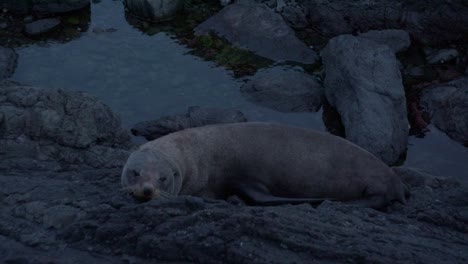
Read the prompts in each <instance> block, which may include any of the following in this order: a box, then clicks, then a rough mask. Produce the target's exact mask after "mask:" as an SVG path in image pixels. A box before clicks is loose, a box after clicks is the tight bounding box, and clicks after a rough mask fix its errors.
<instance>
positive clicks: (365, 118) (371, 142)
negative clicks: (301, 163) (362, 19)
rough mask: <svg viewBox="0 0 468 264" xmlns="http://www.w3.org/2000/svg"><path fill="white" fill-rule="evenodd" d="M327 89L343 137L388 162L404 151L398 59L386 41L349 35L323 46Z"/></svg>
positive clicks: (403, 102)
mask: <svg viewBox="0 0 468 264" xmlns="http://www.w3.org/2000/svg"><path fill="white" fill-rule="evenodd" d="M322 59H323V63H324V65H325V75H326V77H325V81H324V85H325V95H326V98H327V100H328V101H329V102H330V104H331V105H332V106H333V107H335V108H336V110H337V111H338V113H339V114H340V117H341V120H342V122H343V125H344V128H345V136H346V139H348V140H350V141H351V142H353V143H355V144H357V145H359V146H361V147H363V148H364V149H366V150H368V151H369V152H371V153H373V154H374V155H376V156H377V157H379V158H381V159H382V160H383V161H384V162H385V163H387V164H393V163H395V162H396V161H397V160H398V159H399V157H400V155H402V154H403V153H405V151H406V145H407V141H408V121H407V114H406V98H405V91H404V88H403V83H402V79H401V74H400V70H399V63H398V60H397V59H396V57H395V55H394V52H393V51H392V50H391V49H390V48H388V47H387V46H386V45H381V44H378V43H377V42H374V41H372V40H368V39H365V38H361V37H355V36H351V35H342V36H339V37H336V38H333V39H331V40H330V42H329V43H328V45H327V47H326V48H325V49H324V50H323V52H322Z"/></svg>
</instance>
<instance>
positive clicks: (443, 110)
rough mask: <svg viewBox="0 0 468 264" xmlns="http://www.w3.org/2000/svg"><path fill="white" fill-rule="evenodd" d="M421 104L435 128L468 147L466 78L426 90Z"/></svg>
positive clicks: (467, 90)
mask: <svg viewBox="0 0 468 264" xmlns="http://www.w3.org/2000/svg"><path fill="white" fill-rule="evenodd" d="M421 104H422V107H423V108H424V110H425V111H426V112H427V113H428V114H429V119H430V120H431V122H432V123H434V124H435V125H436V126H437V128H439V129H440V130H442V131H444V132H445V133H447V134H448V135H449V136H450V137H451V138H453V139H455V140H457V141H459V142H461V143H463V144H465V145H467V146H468V77H464V78H461V79H458V80H455V81H452V82H449V83H445V84H440V85H435V86H432V87H428V88H426V89H425V90H424V92H423V95H422V100H421Z"/></svg>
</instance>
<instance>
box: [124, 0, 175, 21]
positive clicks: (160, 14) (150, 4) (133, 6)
mask: <svg viewBox="0 0 468 264" xmlns="http://www.w3.org/2000/svg"><path fill="white" fill-rule="evenodd" d="M124 5H125V7H126V8H127V10H128V11H129V12H130V13H131V14H132V15H134V16H136V17H139V18H142V19H148V20H151V21H155V22H159V21H163V20H168V19H171V18H172V17H173V16H174V15H175V14H177V12H179V11H180V10H182V9H183V7H184V1H183V0H124Z"/></svg>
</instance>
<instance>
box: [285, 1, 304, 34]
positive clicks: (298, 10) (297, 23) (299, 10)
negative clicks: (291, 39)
mask: <svg viewBox="0 0 468 264" xmlns="http://www.w3.org/2000/svg"><path fill="white" fill-rule="evenodd" d="M281 16H282V17H283V19H284V21H286V23H288V25H289V26H290V27H293V28H296V29H304V28H307V27H308V26H309V21H308V20H307V11H306V9H304V8H303V7H300V6H285V7H284V9H283V12H282V13H281Z"/></svg>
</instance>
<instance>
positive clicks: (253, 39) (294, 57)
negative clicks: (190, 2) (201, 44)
mask: <svg viewBox="0 0 468 264" xmlns="http://www.w3.org/2000/svg"><path fill="white" fill-rule="evenodd" d="M211 32H213V33H215V34H217V35H218V36H220V37H222V38H225V39H226V40H228V41H229V42H231V43H232V44H233V45H234V46H237V47H240V48H245V49H248V50H251V51H253V52H255V53H256V54H258V55H260V56H263V57H265V58H269V59H272V60H276V61H297V62H302V63H306V64H313V63H315V62H316V61H317V59H318V57H317V54H316V53H315V52H314V51H313V50H312V49H310V48H309V47H307V46H306V45H305V44H304V43H303V42H301V41H300V40H299V39H298V38H297V37H296V35H295V33H294V31H293V30H292V29H291V28H289V26H288V25H287V24H286V23H285V22H284V20H283V19H282V17H281V15H279V14H277V13H275V12H274V11H273V10H271V9H270V8H268V7H267V6H265V5H260V4H238V3H235V4H231V5H228V6H227V7H225V8H224V9H222V10H221V11H220V12H219V13H218V14H216V15H214V16H213V17H211V18H209V19H208V20H206V21H205V22H203V23H202V24H200V25H199V26H198V27H196V28H195V34H196V35H206V34H209V33H211Z"/></svg>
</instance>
